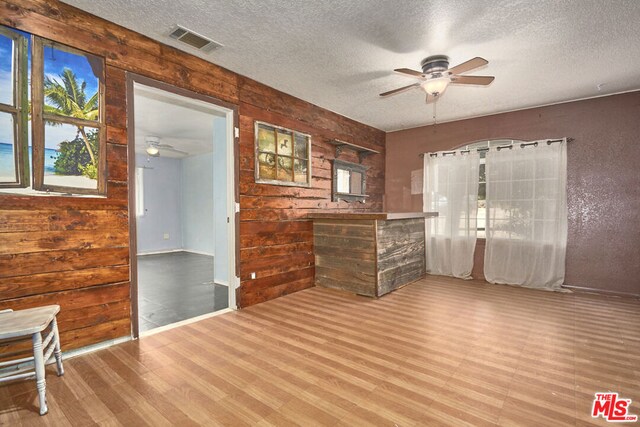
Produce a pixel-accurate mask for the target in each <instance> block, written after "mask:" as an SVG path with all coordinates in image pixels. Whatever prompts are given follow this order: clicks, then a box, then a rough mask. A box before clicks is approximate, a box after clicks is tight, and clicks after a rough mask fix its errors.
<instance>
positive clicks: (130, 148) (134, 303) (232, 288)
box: [126, 72, 240, 339]
mask: <svg viewBox="0 0 640 427" xmlns="http://www.w3.org/2000/svg"><path fill="white" fill-rule="evenodd" d="M126 80H127V87H126V99H127V105H126V108H127V156H128V162H127V165H128V173H127V177H128V181H129V182H128V186H129V278H130V283H131V288H130V289H131V291H130V298H131V333H132V336H133V338H134V339H135V338H138V337H139V335H140V325H139V322H138V313H139V311H138V254H137V249H138V242H137V224H136V205H135V203H136V201H135V198H136V188H135V117H134V116H135V108H134V98H135V96H134V85H135V84H140V85H143V86H147V87H151V88H154V89H159V90H162V91H165V92H169V93H172V94H175V95H180V96H184V97H185V98H190V99H193V100H196V101H204V102H206V103H208V104H211V105H213V106H214V107H215V108H216V109H219V110H220V111H221V112H222V113H224V114H225V115H226V123H227V141H226V142H227V144H229V145H232V147H233V149H232V150H230V149H228V150H227V185H228V188H227V190H228V191H227V218H228V219H229V227H230V229H229V242H228V243H229V246H228V249H229V273H230V277H229V282H230V283H229V308H230V309H233V310H235V309H237V298H236V297H237V290H238V289H239V287H240V277H239V276H240V212H239V211H240V209H239V207H240V185H239V182H240V153H239V147H238V145H239V144H238V143H239V114H238V106H237V105H236V104H232V103H230V102H227V101H223V100H221V99H218V98H214V97H211V96H208V95H202V94H200V93H197V92H193V91H191V90H188V89H184V88H181V87H178V86H174V85H171V84H168V83H164V82H161V81H159V80H154V79H152V78H149V77H145V76H142V75H139V74H135V73H131V72H127V73H126ZM227 148H229V146H228V147H227ZM229 190H231V191H229ZM231 218H233V221H231V220H230V219H231Z"/></svg>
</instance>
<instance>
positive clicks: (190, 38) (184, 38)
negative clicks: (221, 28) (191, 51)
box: [169, 25, 222, 52]
mask: <svg viewBox="0 0 640 427" xmlns="http://www.w3.org/2000/svg"><path fill="white" fill-rule="evenodd" d="M169 36H170V37H171V38H172V39H176V40H179V41H181V42H182V43H185V44H188V45H189V46H191V47H195V48H196V49H198V50H202V51H204V52H210V51H212V50H214V49H217V48H219V47H222V45H221V44H220V43H218V42H214V41H213V40H211V39H208V38H206V37H204V36H201V35H200V34H198V33H196V32H193V31H191V30H188V29H186V28H184V27H182V26H180V25H178V26H176V28H175V29H174V30H173V31H171V34H169Z"/></svg>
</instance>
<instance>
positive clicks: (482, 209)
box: [462, 139, 523, 239]
mask: <svg viewBox="0 0 640 427" xmlns="http://www.w3.org/2000/svg"><path fill="white" fill-rule="evenodd" d="M521 142H523V141H519V140H513V139H492V140H489V141H479V142H474V143H471V144H468V145H466V146H464V147H463V148H462V150H475V149H478V148H489V147H499V146H504V145H513V144H519V143H521ZM486 156H487V152H486V150H485V151H480V169H479V171H480V172H479V173H480V176H479V178H478V217H477V223H478V238H479V239H484V238H485V237H486V234H485V230H486V224H487V177H486V172H485V167H486V164H485V158H486Z"/></svg>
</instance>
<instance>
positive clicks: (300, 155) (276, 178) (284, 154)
mask: <svg viewBox="0 0 640 427" xmlns="http://www.w3.org/2000/svg"><path fill="white" fill-rule="evenodd" d="M255 138H256V139H255V152H256V182H258V183H262V184H275V185H290V186H301V187H309V186H310V185H311V136H310V135H308V134H306V133H302V132H298V131H294V130H291V129H287V128H283V127H281V126H276V125H272V124H269V123H264V122H258V121H257V122H256V124H255Z"/></svg>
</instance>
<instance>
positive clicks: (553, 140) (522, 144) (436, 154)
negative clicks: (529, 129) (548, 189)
mask: <svg viewBox="0 0 640 427" xmlns="http://www.w3.org/2000/svg"><path fill="white" fill-rule="evenodd" d="M566 140H567V142H572V141H573V140H574V139H573V138H566ZM562 141H564V139H563V138H561V139H547V140H546V141H534V142H523V143H521V144H520V148H524V147H526V146H529V145H533V146H534V147H537V146H538V143H539V142H546V143H547V145H551V144H553V143H554V142H562ZM516 145H517V144H516ZM503 148H509V149H511V148H513V144H510V145H500V146H498V147H496V150H497V151H500V150H502V149H503ZM474 150H476V151H477V152H481V151H489V147H482V148H474ZM458 151H460V153H470V152H471V149H469V150H455V151H441V152H440V153H442V155H443V156H446V155H447V154H455V153H457V152H458ZM425 154H429V155H430V156H431V157H437V156H438V153H420V154H419V156H420V157H424V156H425Z"/></svg>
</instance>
